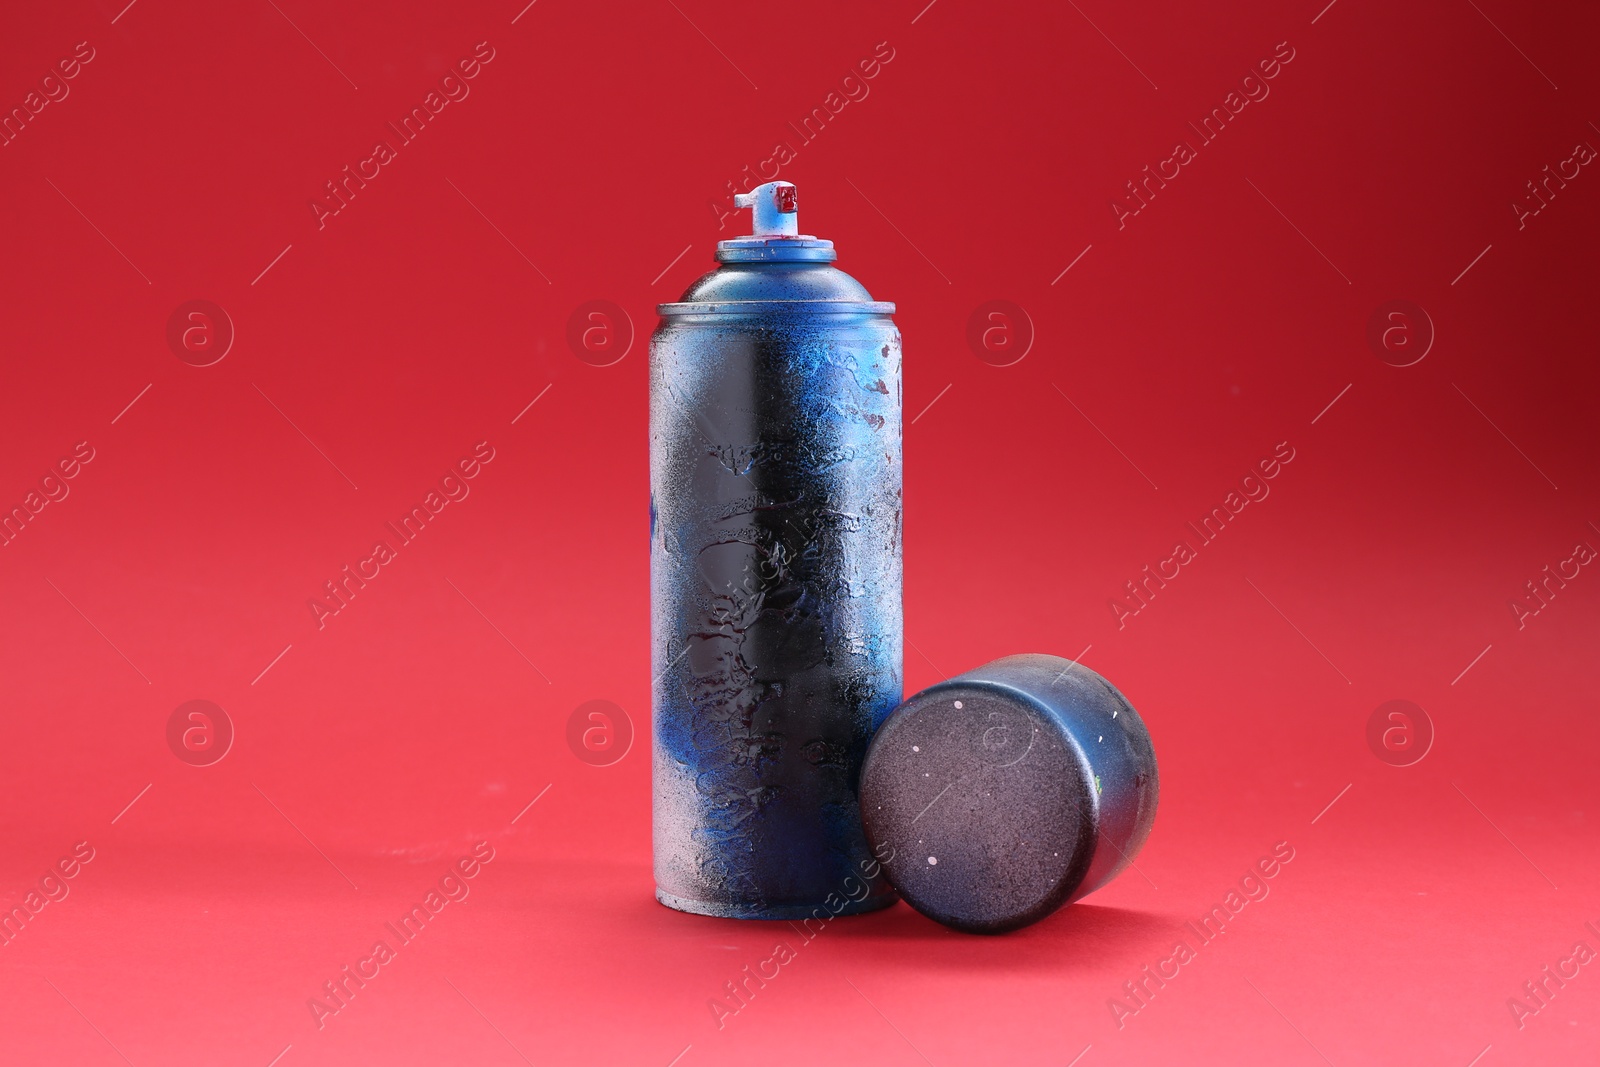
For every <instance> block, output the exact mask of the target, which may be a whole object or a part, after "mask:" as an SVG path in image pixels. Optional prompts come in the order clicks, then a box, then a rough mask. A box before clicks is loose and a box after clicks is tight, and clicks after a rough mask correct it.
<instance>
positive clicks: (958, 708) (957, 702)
mask: <svg viewBox="0 0 1600 1067" xmlns="http://www.w3.org/2000/svg"><path fill="white" fill-rule="evenodd" d="M956 708H957V710H960V708H961V701H959V700H958V701H956Z"/></svg>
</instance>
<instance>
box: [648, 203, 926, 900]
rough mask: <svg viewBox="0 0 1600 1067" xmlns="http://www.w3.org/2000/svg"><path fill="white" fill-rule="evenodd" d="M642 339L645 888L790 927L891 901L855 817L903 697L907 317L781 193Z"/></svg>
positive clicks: (721, 248) (757, 208)
mask: <svg viewBox="0 0 1600 1067" xmlns="http://www.w3.org/2000/svg"><path fill="white" fill-rule="evenodd" d="M740 206H748V207H752V208H754V215H755V226H754V229H755V233H754V235H753V236H751V237H744V238H737V239H734V240H729V241H722V242H720V243H719V245H718V250H717V259H718V260H719V261H720V262H721V263H722V266H721V267H720V268H719V269H717V270H715V271H712V272H711V273H710V274H707V275H705V276H704V277H702V278H701V279H700V280H699V281H697V282H695V283H694V285H692V286H690V288H689V290H688V292H686V293H685V294H684V296H683V299H682V300H681V301H679V302H677V303H672V304H662V305H660V307H659V311H660V314H661V323H660V325H659V326H658V328H657V329H656V332H655V334H654V336H653V337H652V338H651V342H650V582H651V610H652V619H651V657H652V667H651V673H652V675H653V679H654V681H653V693H652V706H653V719H654V731H653V733H654V737H653V764H652V768H653V772H652V773H653V784H654V810H653V815H654V817H653V835H654V854H655V879H656V897H657V899H658V900H660V901H661V902H662V903H663V904H666V905H668V906H670V907H673V908H677V909H680V910H682V911H690V912H696V913H699V914H704V915H718V916H727V917H738V918H768V919H794V918H803V917H809V916H812V915H814V914H816V913H817V912H818V909H822V912H823V914H825V915H829V916H831V915H840V914H845V913H848V912H861V911H869V910H872V909H874V908H878V907H884V906H887V905H888V904H890V903H892V902H893V901H894V900H895V899H896V898H895V895H894V892H893V890H892V889H890V888H889V886H888V884H887V882H886V881H885V880H884V878H883V877H882V874H881V870H880V868H879V865H878V863H877V862H876V861H875V860H874V858H873V857H872V855H871V852H870V851H869V849H868V846H867V843H866V837H865V835H864V833H863V831H862V826H861V816H860V807H859V803H858V800H857V790H858V787H859V784H860V774H861V764H862V760H863V758H864V757H865V754H866V750H867V744H868V742H869V741H870V740H871V738H872V734H873V731H874V730H875V729H876V728H877V727H878V726H879V725H880V724H881V723H882V721H883V720H884V718H885V717H886V716H887V715H888V714H889V712H890V710H892V709H893V708H894V707H895V706H896V705H897V704H898V703H899V701H900V696H901V667H902V655H901V641H902V636H901V543H900V509H901V498H900V492H901V455H900V427H901V398H900V333H899V331H898V330H897V329H896V328H895V325H894V322H893V320H892V319H891V318H890V316H891V314H892V313H893V311H894V305H893V304H887V303H881V302H876V301H874V300H872V298H871V296H870V295H869V294H868V293H867V291H866V289H864V288H863V287H862V286H861V285H860V284H859V283H858V282H856V281H855V280H854V279H853V278H851V277H850V276H849V275H848V274H845V273H844V272H843V271H840V270H837V269H835V268H833V267H832V266H830V265H829V264H830V263H831V262H832V261H833V259H834V258H835V255H834V251H833V245H832V242H830V241H823V240H818V239H816V238H814V237H809V236H804V235H801V234H799V233H798V226H797V224H796V220H795V211H794V208H795V197H794V187H793V186H792V185H789V184H788V183H785V182H774V183H770V184H768V185H764V186H759V187H757V188H756V189H755V190H752V192H751V193H749V194H745V195H744V196H742V197H740Z"/></svg>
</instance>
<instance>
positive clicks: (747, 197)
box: [733, 182, 800, 237]
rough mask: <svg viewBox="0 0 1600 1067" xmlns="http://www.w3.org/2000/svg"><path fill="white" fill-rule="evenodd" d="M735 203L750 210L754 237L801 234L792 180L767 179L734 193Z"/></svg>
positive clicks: (734, 204)
mask: <svg viewBox="0 0 1600 1067" xmlns="http://www.w3.org/2000/svg"><path fill="white" fill-rule="evenodd" d="M733 206H734V207H738V208H746V207H747V208H749V209H750V224H751V235H752V236H754V237H798V236H799V235H800V215H799V213H798V209H797V206H796V196H795V188H794V184H793V183H792V182H767V183H766V184H765V185H758V186H756V187H755V188H754V189H751V190H750V191H749V192H748V193H738V194H735V196H734V198H733Z"/></svg>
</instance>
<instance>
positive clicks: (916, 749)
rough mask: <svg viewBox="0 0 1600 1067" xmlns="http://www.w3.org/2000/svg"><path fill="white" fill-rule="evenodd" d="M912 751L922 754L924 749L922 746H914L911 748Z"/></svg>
mask: <svg viewBox="0 0 1600 1067" xmlns="http://www.w3.org/2000/svg"><path fill="white" fill-rule="evenodd" d="M911 751H913V752H921V751H922V747H921V746H920V745H912V746H911Z"/></svg>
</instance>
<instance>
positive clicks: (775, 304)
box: [656, 300, 894, 316]
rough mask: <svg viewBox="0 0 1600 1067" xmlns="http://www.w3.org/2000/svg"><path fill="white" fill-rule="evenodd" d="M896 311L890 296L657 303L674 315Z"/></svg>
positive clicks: (663, 311)
mask: <svg viewBox="0 0 1600 1067" xmlns="http://www.w3.org/2000/svg"><path fill="white" fill-rule="evenodd" d="M784 312H788V313H790V314H795V315H807V316H809V315H893V314H894V302H893V301H889V300H691V301H686V302H674V303H670V304H657V305H656V313H657V314H659V315H662V316H672V315H772V314H781V313H784Z"/></svg>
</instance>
